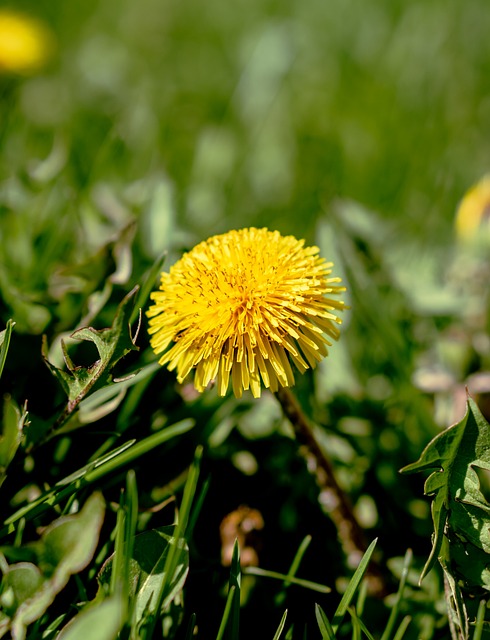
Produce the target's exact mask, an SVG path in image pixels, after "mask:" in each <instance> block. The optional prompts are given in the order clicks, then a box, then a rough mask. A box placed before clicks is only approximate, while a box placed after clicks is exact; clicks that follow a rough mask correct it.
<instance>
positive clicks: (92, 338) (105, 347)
mask: <svg viewBox="0 0 490 640" xmlns="http://www.w3.org/2000/svg"><path fill="white" fill-rule="evenodd" d="M137 292H138V287H134V289H133V290H132V291H130V292H129V293H128V294H127V295H126V296H125V298H124V299H123V300H122V302H121V304H120V305H119V307H118V309H117V312H116V315H115V317H114V321H113V323H112V326H111V327H109V328H107V329H100V330H97V329H93V328H92V327H83V328H81V329H78V330H77V331H75V332H74V333H72V335H71V337H72V338H75V339H77V340H87V341H89V342H93V343H94V344H95V346H96V347H97V351H98V353H99V359H98V360H97V361H96V362H94V364H93V365H91V366H90V367H81V366H75V365H74V363H73V362H72V360H71V358H70V356H69V355H68V352H67V350H66V345H65V344H64V343H62V349H63V355H64V359H65V363H66V367H67V371H64V370H63V369H59V368H58V367H56V366H55V365H53V364H52V363H51V362H49V360H48V359H47V345H46V343H44V345H43V356H44V360H45V362H46V364H47V366H48V367H49V369H50V371H51V372H52V373H53V375H54V376H55V377H56V378H57V379H58V380H59V382H60V384H61V385H62V387H63V389H64V390H65V392H66V394H67V396H68V404H67V406H66V409H65V410H64V412H63V414H62V415H61V416H60V418H59V419H58V421H57V424H56V428H59V427H60V426H61V425H62V424H63V423H64V422H66V420H67V419H68V417H69V416H70V414H71V413H73V411H74V410H75V409H76V408H77V406H78V405H79V403H80V402H81V401H82V400H83V398H85V397H86V396H87V395H88V394H89V393H90V392H92V391H94V390H95V389H97V388H100V387H101V386H104V385H105V384H107V383H108V382H110V381H111V377H110V374H111V370H112V369H113V367H114V366H115V365H116V363H117V362H118V361H119V360H120V359H121V358H122V357H124V356H125V355H127V354H128V353H129V352H130V351H137V350H138V347H137V346H136V344H135V340H136V336H135V337H133V336H132V335H131V330H130V318H131V313H132V309H133V302H134V298H135V296H136V294H137Z"/></svg>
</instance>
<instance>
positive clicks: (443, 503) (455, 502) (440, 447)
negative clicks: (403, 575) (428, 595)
mask: <svg viewBox="0 0 490 640" xmlns="http://www.w3.org/2000/svg"><path fill="white" fill-rule="evenodd" d="M477 468H479V469H485V470H487V471H490V425H489V424H488V422H487V421H486V420H485V418H484V417H483V416H482V414H481V413H480V411H479V409H478V407H477V406H476V404H475V402H474V401H473V400H472V399H471V398H468V402H467V410H466V413H465V416H464V417H463V419H462V420H460V421H459V422H458V423H457V424H455V425H453V426H452V427H450V428H449V429H446V430H445V431H443V432H442V433H440V434H439V435H438V436H436V437H435V438H434V439H433V440H432V441H431V442H430V443H429V444H428V445H427V447H426V448H425V449H424V451H423V452H422V455H421V456H420V458H419V460H418V461H417V462H414V463H413V464H410V465H408V466H406V467H404V468H403V469H402V470H401V471H402V472H404V473H411V472H414V471H425V470H430V471H433V473H432V474H431V475H430V476H429V477H428V478H427V480H426V482H425V486H424V491H425V494H426V495H430V496H433V501H432V505H431V508H432V518H433V522H434V538H433V547H432V551H431V554H430V557H429V559H428V561H427V563H426V565H425V567H424V569H423V571H422V575H421V579H422V578H423V577H424V576H425V575H426V574H427V573H428V571H430V569H431V568H432V566H433V564H434V562H435V560H436V559H437V558H439V559H440V560H441V564H443V563H444V564H445V566H446V567H449V568H452V569H453V570H454V568H455V567H454V560H456V558H457V556H458V553H459V552H461V553H462V554H463V555H466V556H467V555H468V553H470V551H471V553H472V556H473V559H474V560H475V561H476V562H477V565H476V566H475V565H474V564H473V566H472V567H471V568H470V572H471V578H473V579H474V577H475V575H479V576H480V577H479V579H478V582H479V585H480V586H486V587H487V588H488V587H489V586H490V585H488V580H487V577H486V576H487V574H488V571H487V568H486V565H487V564H488V563H490V555H489V554H490V526H489V518H490V504H489V503H488V502H487V500H486V499H485V496H484V494H483V493H482V488H481V486H480V481H479V477H478V473H477V471H476V469H477ZM445 535H446V536H448V537H449V539H450V542H451V544H450V545H448V546H445V547H444V549H448V550H449V551H448V552H444V549H442V543H443V537H444V536H445ZM469 545H472V546H473V547H474V549H471V547H470V546H469ZM459 546H461V549H459V548H458V547H459ZM447 553H450V555H451V558H449V557H446V556H447ZM465 564H466V565H467V564H468V562H467V561H466V562H465ZM459 577H460V578H463V580H465V581H467V582H468V583H469V584H471V583H472V582H473V579H472V580H469V578H470V575H468V577H464V576H459Z"/></svg>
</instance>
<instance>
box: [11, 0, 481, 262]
mask: <svg viewBox="0 0 490 640" xmlns="http://www.w3.org/2000/svg"><path fill="white" fill-rule="evenodd" d="M15 8H16V9H19V10H20V9H24V10H26V11H30V12H31V13H34V14H35V15H37V16H39V17H41V18H43V19H44V20H46V22H47V23H48V24H49V25H50V26H51V27H52V29H53V31H54V32H55V35H56V39H57V40H58V52H57V55H56V56H55V59H54V60H53V62H52V64H51V66H50V67H49V68H48V69H46V70H44V71H43V72H42V73H41V74H39V75H37V76H36V77H34V78H31V79H28V80H26V81H25V82H23V83H22V85H21V86H19V87H18V90H17V92H16V95H15V97H12V99H15V100H18V101H19V107H20V108H19V109H18V111H16V112H15V115H12V114H11V113H10V114H9V116H10V117H8V118H5V116H4V117H3V118H2V129H4V131H3V136H2V142H3V147H4V153H3V154H2V166H1V171H2V175H3V176H7V175H13V174H15V173H16V171H18V170H19V169H23V170H26V169H29V168H28V167H26V166H25V165H26V158H29V159H30V161H31V163H32V162H34V161H35V160H36V159H37V160H43V159H45V158H46V157H47V156H48V154H49V153H50V152H52V151H53V148H54V149H55V150H56V151H57V152H58V153H59V154H62V155H63V158H64V160H65V162H64V167H58V169H59V173H58V174H57V175H56V179H57V181H59V180H60V179H61V180H62V182H63V183H64V185H63V186H64V191H63V190H62V186H61V185H59V189H60V191H62V192H63V193H64V197H65V198H66V199H68V200H70V202H72V204H73V207H74V208H77V207H76V205H75V203H74V202H73V197H72V198H68V195H67V190H70V189H73V190H75V191H76V194H77V199H81V198H83V197H84V198H85V199H88V200H90V201H92V202H93V200H94V199H96V198H97V196H99V198H104V196H105V201H106V202H107V200H108V199H109V200H110V198H111V197H113V199H114V200H115V201H116V202H118V203H119V204H120V205H122V206H124V207H127V208H128V209H130V210H131V212H134V211H135V210H138V209H139V210H141V211H143V212H144V211H148V209H151V208H152V207H153V208H155V207H156V208H157V209H158V220H154V219H153V218H151V220H150V221H149V224H150V225H152V228H151V231H150V230H147V238H146V242H147V243H148V244H149V245H150V246H151V249H152V250H153V251H156V250H157V249H160V248H161V246H162V245H165V243H166V242H168V237H169V236H168V231H169V229H170V228H173V227H174V226H177V227H178V228H180V229H184V230H185V231H189V230H190V232H191V233H192V234H193V235H194V236H195V237H196V238H204V237H207V236H209V235H211V234H213V233H215V232H221V231H224V230H227V229H229V228H234V227H237V226H240V227H243V226H249V225H268V226H271V227H272V228H277V229H279V230H280V231H282V232H288V233H289V232H291V233H294V234H297V235H300V236H307V237H308V238H309V239H312V238H313V229H314V227H315V221H316V219H317V217H318V215H319V214H320V213H321V212H322V211H325V210H326V211H328V209H329V207H330V206H331V203H332V201H334V200H335V199H337V198H349V199H353V200H356V201H358V202H360V203H362V204H364V205H365V206H367V207H368V208H372V209H374V210H376V211H378V212H380V213H382V214H383V215H385V216H389V217H391V218H393V219H396V221H397V225H398V228H399V230H400V233H404V234H405V233H407V234H413V235H416V236H417V238H418V240H419V241H420V242H427V243H432V242H434V241H436V242H445V241H447V239H448V237H449V236H450V234H451V223H452V219H453V215H454V211H455V207H456V205H457V203H458V200H459V199H460V198H461V196H462V195H463V193H464V192H465V190H466V189H467V188H468V187H469V186H470V185H471V184H472V183H473V182H475V181H476V180H477V179H478V178H479V177H480V176H481V174H482V173H483V172H484V171H485V170H486V168H487V167H486V164H487V162H488V154H489V139H488V136H487V135H486V132H488V130H489V127H490V96H489V92H488V89H489V81H488V78H489V77H490V39H489V38H488V33H489V31H490V6H489V5H488V3H486V2H484V1H483V0H480V1H476V2H471V3H462V2H459V1H458V0H430V1H426V0H420V1H418V2H417V1H412V2H401V1H396V0H328V1H327V0H288V1H283V2H271V1H267V0H261V1H258V0H247V1H246V2H245V1H243V0H238V1H236V2H222V1H220V0H208V1H207V2H206V3H202V2H197V1H194V2H193V1H190V0H183V1H180V2H177V1H175V0H168V1H165V0H138V1H136V0H118V1H115V0H112V1H111V0H107V1H105V2H95V1H93V0H91V1H90V0H89V1H87V2H83V3H82V2H63V1H62V0H44V1H43V0H40V1H37V2H29V1H26V0H19V1H17V2H15ZM5 129H6V130H5ZM58 161H59V164H63V161H62V159H58ZM30 169H31V171H32V170H33V168H32V166H31V167H30ZM53 171H54V169H53ZM43 177H46V176H45V175H44V176H43ZM52 177H53V178H54V176H52ZM63 193H62V194H60V196H59V197H63ZM63 210H64V212H65V215H66V204H65V207H64V208H63Z"/></svg>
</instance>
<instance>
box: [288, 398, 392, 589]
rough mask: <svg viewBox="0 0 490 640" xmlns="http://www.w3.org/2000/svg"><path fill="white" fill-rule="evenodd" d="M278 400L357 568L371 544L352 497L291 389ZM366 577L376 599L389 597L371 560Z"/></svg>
mask: <svg viewBox="0 0 490 640" xmlns="http://www.w3.org/2000/svg"><path fill="white" fill-rule="evenodd" d="M276 397H277V399H278V401H279V403H280V404H281V407H282V410H283V412H284V414H285V416H286V417H287V418H288V420H289V421H290V423H291V425H292V427H293V429H294V433H295V436H296V440H297V442H298V444H299V445H300V453H301V455H302V456H303V457H304V459H305V461H306V465H307V468H308V470H309V471H310V473H312V475H314V476H315V479H316V482H317V485H318V487H319V489H320V495H319V501H320V502H321V504H322V506H323V508H324V509H325V511H326V512H327V513H328V515H329V516H330V518H331V519H332V522H333V523H334V525H335V527H336V529H337V533H338V536H339V540H340V542H341V544H342V548H343V550H344V553H345V555H346V559H347V564H348V565H349V566H350V567H351V568H355V567H357V565H358V564H359V562H360V560H361V558H362V556H363V555H364V553H365V551H366V550H367V548H368V544H367V541H366V537H365V534H364V530H363V528H362V527H361V525H360V524H359V522H358V520H357V518H356V515H355V513H354V510H353V508H352V504H351V502H350V500H349V497H348V496H347V495H346V494H345V492H344V491H343V489H342V488H341V487H340V485H339V483H338V482H337V479H336V477H335V472H334V468H333V466H332V463H331V462H330V460H329V459H328V457H327V455H326V454H325V452H324V451H323V449H322V448H321V447H320V444H319V442H318V440H317V438H316V436H315V434H314V432H313V429H312V426H311V424H310V423H309V421H308V419H307V418H306V416H305V414H304V413H303V410H302V409H301V407H300V405H299V403H298V401H297V399H296V397H295V396H294V394H293V392H292V391H291V389H289V388H288V387H281V388H280V389H279V390H278V391H277V392H276ZM366 575H367V579H368V584H369V588H370V592H371V593H372V594H373V595H377V596H384V595H386V587H385V584H384V579H383V575H382V572H381V570H380V568H379V567H378V565H377V564H376V563H375V562H373V561H372V560H371V563H370V566H369V568H368V571H367V574H366Z"/></svg>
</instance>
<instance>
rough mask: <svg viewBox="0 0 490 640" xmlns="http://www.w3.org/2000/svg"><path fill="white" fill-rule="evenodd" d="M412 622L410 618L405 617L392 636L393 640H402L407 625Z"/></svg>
mask: <svg viewBox="0 0 490 640" xmlns="http://www.w3.org/2000/svg"><path fill="white" fill-rule="evenodd" d="M411 622H412V616H405V617H404V618H403V620H402V621H401V623H400V626H399V627H398V629H397V631H396V633H395V635H394V636H393V640H402V638H403V636H404V635H405V631H406V630H407V629H408V625H409V624H410V623H411Z"/></svg>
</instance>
